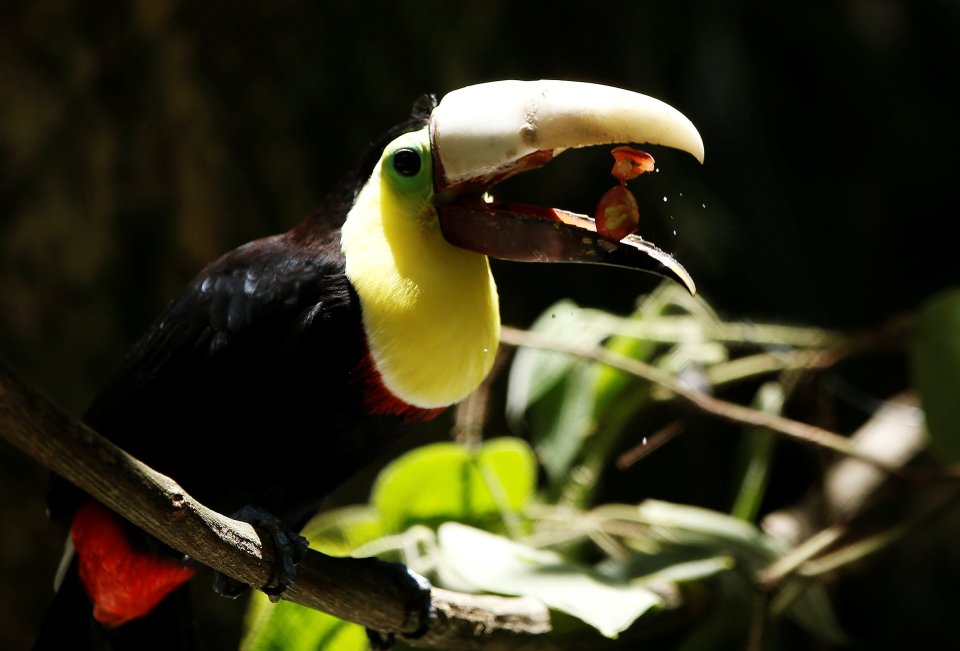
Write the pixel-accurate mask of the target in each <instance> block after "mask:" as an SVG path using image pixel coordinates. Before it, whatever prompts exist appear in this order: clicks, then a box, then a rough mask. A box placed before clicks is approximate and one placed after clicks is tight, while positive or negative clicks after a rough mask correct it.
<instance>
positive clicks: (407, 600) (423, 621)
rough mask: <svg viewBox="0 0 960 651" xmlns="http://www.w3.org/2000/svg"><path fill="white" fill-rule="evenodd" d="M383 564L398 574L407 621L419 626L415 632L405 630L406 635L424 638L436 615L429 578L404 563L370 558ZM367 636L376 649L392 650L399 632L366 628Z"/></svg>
mask: <svg viewBox="0 0 960 651" xmlns="http://www.w3.org/2000/svg"><path fill="white" fill-rule="evenodd" d="M371 560H372V561H374V562H376V563H377V564H379V565H381V566H382V567H383V569H384V570H386V571H387V572H388V573H390V574H393V575H394V576H396V577H397V579H398V580H397V581H396V582H395V585H397V586H399V587H400V588H401V590H402V591H403V594H402V598H403V604H404V612H405V613H406V618H407V621H408V622H411V623H415V624H416V626H417V628H416V629H415V630H414V631H413V632H412V633H404V634H403V637H405V638H407V639H411V640H415V639H417V638H421V637H423V636H424V635H426V634H427V631H429V630H430V625H431V624H433V621H434V619H436V613H435V611H434V609H433V599H432V595H431V590H432V586H431V585H430V582H429V581H428V580H427V579H426V578H424V577H423V576H420V575H419V574H417V573H416V572H413V571H412V570H410V568H408V567H407V566H406V565H403V564H402V563H390V562H388V561H382V560H380V559H376V558H374V559H371ZM367 638H368V639H369V640H370V646H371V648H372V649H373V651H389V650H390V649H392V648H393V645H394V642H395V641H396V636H395V635H394V634H393V633H382V632H380V631H374V630H371V629H369V628H368V629H367Z"/></svg>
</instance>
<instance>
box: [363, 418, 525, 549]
mask: <svg viewBox="0 0 960 651" xmlns="http://www.w3.org/2000/svg"><path fill="white" fill-rule="evenodd" d="M536 472H537V467H536V459H535V458H534V454H533V451H532V450H530V447H529V446H528V445H527V444H526V443H525V442H524V441H522V440H520V439H516V438H508V437H504V438H497V439H492V440H490V441H488V442H486V443H485V444H484V445H483V446H481V448H480V449H479V450H476V451H472V450H470V449H468V448H466V447H464V446H462V445H457V444H455V443H435V444H433V445H427V446H424V447H421V448H418V449H416V450H413V451H411V452H408V453H407V454H405V455H404V456H402V457H400V458H399V459H397V460H396V461H394V462H393V463H391V464H390V465H389V466H387V467H386V468H384V470H383V472H381V473H380V475H379V477H377V481H376V483H375V485H374V487H373V493H372V496H371V503H372V504H373V506H374V507H375V508H376V509H377V511H378V512H379V514H380V518H381V522H382V525H383V531H384V533H395V532H399V531H403V530H405V529H406V528H407V527H409V526H410V525H411V524H415V523H422V524H439V523H440V522H442V521H445V520H461V521H467V522H485V521H489V520H491V519H492V518H493V517H494V516H499V515H501V514H503V513H504V512H517V511H520V510H522V509H523V508H524V507H525V506H526V504H527V503H528V502H529V500H530V499H531V498H532V497H533V494H534V489H535V482H536Z"/></svg>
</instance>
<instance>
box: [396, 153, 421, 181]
mask: <svg viewBox="0 0 960 651" xmlns="http://www.w3.org/2000/svg"><path fill="white" fill-rule="evenodd" d="M422 166H423V162H422V161H421V160H420V154H419V153H417V152H416V151H414V150H413V149H409V148H403V149H398V150H397V151H396V152H394V154H393V169H395V170H396V171H397V173H398V174H400V176H408V177H409V176H416V175H417V174H419V173H420V168H421V167H422Z"/></svg>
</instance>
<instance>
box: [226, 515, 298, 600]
mask: <svg viewBox="0 0 960 651" xmlns="http://www.w3.org/2000/svg"><path fill="white" fill-rule="evenodd" d="M233 517H234V518H235V519H237V520H242V521H243V522H247V523H249V524H250V525H251V526H253V528H254V529H256V530H257V533H259V534H260V539H261V540H262V541H265V542H269V544H271V545H272V547H273V553H274V557H275V558H276V559H277V561H278V562H277V564H276V565H275V566H274V571H273V574H272V576H271V577H270V580H269V581H268V582H267V584H266V585H264V586H262V587H261V588H260V590H262V591H263V592H264V593H265V594H266V595H267V596H268V597H270V601H274V602H276V601H279V599H280V595H282V594H283V592H284V591H285V590H286V589H287V588H288V587H290V585H291V584H292V583H293V581H294V579H296V576H297V563H299V562H300V559H301V558H303V554H304V552H306V551H307V547H308V544H309V543H308V542H307V539H306V538H304V537H303V536H301V535H300V534H298V533H296V532H295V531H291V530H290V529H286V528H284V527H283V523H282V522H281V521H280V519H279V518H277V517H276V516H275V515H273V514H272V513H269V512H268V511H265V510H264V509H261V508H259V507H256V506H245V507H243V508H242V509H240V510H239V511H237V512H236V513H234V514H233ZM249 588H250V586H248V585H247V584H246V583H243V582H241V581H237V580H236V579H233V578H231V577H228V576H226V575H225V574H221V573H220V572H217V573H216V574H215V576H214V581H213V589H214V590H215V591H216V592H217V594H220V595H222V596H224V597H230V598H231V599H236V598H237V597H239V596H240V595H242V594H244V593H245V592H246V591H247V590H248V589H249Z"/></svg>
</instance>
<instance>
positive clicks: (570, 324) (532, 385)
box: [507, 300, 616, 424]
mask: <svg viewBox="0 0 960 651" xmlns="http://www.w3.org/2000/svg"><path fill="white" fill-rule="evenodd" d="M604 316H606V315H604V314H603V313H602V312H598V311H596V310H585V309H583V308H581V307H579V306H578V305H577V304H576V303H574V302H573V301H569V300H562V301H559V302H557V303H555V304H553V305H552V306H550V307H549V308H547V309H546V310H545V311H544V313H543V314H541V315H540V317H539V318H538V319H537V320H536V321H535V322H534V323H533V325H531V326H530V330H531V331H533V332H537V333H540V334H544V335H549V336H555V337H561V338H563V339H564V340H565V341H567V342H569V343H575V344H581V345H588V346H593V345H596V344H599V343H600V342H601V341H603V340H604V339H605V338H606V337H607V336H609V335H610V333H611V331H612V329H613V328H615V327H616V325H615V324H616V321H615V320H611V319H605V318H602V317H604ZM576 364H577V359H576V358H575V357H573V356H572V355H567V354H564V353H557V352H553V351H549V350H540V349H537V348H520V349H518V350H517V354H516V355H515V356H514V359H513V364H511V366H510V375H509V379H508V383H507V418H508V419H509V420H510V421H511V422H512V423H514V424H517V423H519V422H521V421H522V420H523V418H524V415H525V414H526V412H527V409H529V408H530V406H531V405H532V404H534V403H535V402H537V401H538V400H540V399H542V398H543V397H544V396H545V395H546V394H547V393H548V392H549V391H550V390H551V389H553V388H554V387H556V386H557V385H558V384H559V383H560V382H562V381H563V380H564V379H565V378H566V376H567V374H568V373H570V371H571V370H572V369H573V368H574V366H575V365H576Z"/></svg>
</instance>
